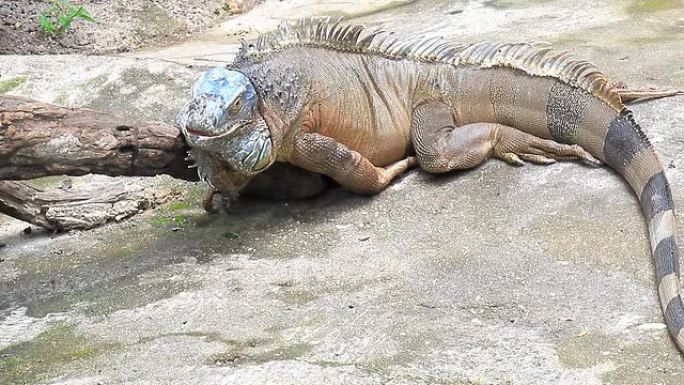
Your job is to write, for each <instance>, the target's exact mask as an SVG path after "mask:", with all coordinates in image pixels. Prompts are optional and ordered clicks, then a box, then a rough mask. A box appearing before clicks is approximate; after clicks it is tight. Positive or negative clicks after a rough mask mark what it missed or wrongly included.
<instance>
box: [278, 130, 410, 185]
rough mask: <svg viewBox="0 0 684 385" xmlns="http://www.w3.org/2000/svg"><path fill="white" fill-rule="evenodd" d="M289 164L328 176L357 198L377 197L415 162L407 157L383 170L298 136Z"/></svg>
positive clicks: (331, 143)
mask: <svg viewBox="0 0 684 385" xmlns="http://www.w3.org/2000/svg"><path fill="white" fill-rule="evenodd" d="M289 160H290V163H292V164H294V165H295V166H298V167H301V168H303V169H305V170H309V171H314V172H318V173H321V174H324V175H327V176H329V177H331V178H332V179H334V180H335V181H336V182H337V183H339V184H340V185H341V186H342V187H344V188H345V189H347V190H350V191H352V192H355V193H358V194H375V193H378V192H380V191H382V190H383V189H384V188H385V187H386V186H387V185H388V184H389V183H390V182H391V181H392V179H394V178H395V177H396V176H398V175H400V174H401V173H403V172H404V171H406V170H407V169H409V168H410V167H413V166H415V165H416V158H415V157H408V158H406V159H403V160H400V161H398V162H395V163H393V164H391V165H389V166H388V167H386V168H382V167H376V166H374V165H373V164H372V163H371V162H370V161H369V160H368V159H366V158H364V157H363V156H362V155H361V154H359V153H358V152H356V151H353V150H350V149H349V148H348V147H347V146H345V145H343V144H341V143H338V142H336V141H335V140H334V139H332V138H329V137H327V136H323V135H320V134H314V133H305V134H299V135H298V136H297V137H296V138H295V139H294V146H293V151H292V154H291V156H290V159H289Z"/></svg>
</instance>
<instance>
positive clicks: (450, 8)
mask: <svg viewBox="0 0 684 385" xmlns="http://www.w3.org/2000/svg"><path fill="white" fill-rule="evenodd" d="M512 3H513V2H504V1H487V2H468V3H451V2H449V3H448V4H447V2H437V3H434V2H417V3H416V4H412V5H409V6H405V7H400V8H392V9H389V10H385V11H383V12H380V13H377V14H374V15H369V16H364V17H363V18H362V21H364V22H369V23H374V22H380V21H384V22H388V23H390V28H392V29H394V28H396V29H397V30H399V32H400V33H404V32H406V31H409V30H411V29H413V28H418V27H417V26H419V25H426V26H427V28H428V29H431V30H437V29H440V28H446V32H445V34H446V35H448V36H451V37H453V38H454V39H457V40H463V41H471V40H476V39H477V40H479V39H497V40H513V41H515V40H547V41H550V42H551V43H554V45H560V46H562V47H565V48H569V49H573V50H575V51H577V52H578V54H579V55H580V56H584V57H586V58H588V59H590V60H592V61H594V62H597V63H599V64H600V65H601V67H602V68H604V69H605V70H606V72H607V73H609V74H610V75H611V77H612V78H614V79H621V80H624V81H626V82H627V83H628V84H629V85H631V86H644V85H648V84H651V83H653V84H656V85H659V86H661V87H662V86H666V87H672V88H684V67H682V66H683V64H682V63H684V52H683V50H681V41H682V40H683V38H684V9H683V8H682V7H681V6H679V3H678V2H677V1H672V2H666V1H665V2H658V4H661V6H663V7H664V6H668V5H669V8H667V9H661V10H653V9H649V8H648V7H646V6H644V5H642V3H643V2H619V3H618V2H612V1H611V2H607V1H606V2H598V6H597V7H595V8H592V6H591V4H593V3H594V2H589V1H583V2H579V1H578V2H573V3H572V4H567V3H566V2H553V3H545V4H542V3H540V2H536V1H526V2H515V5H511V4H512ZM662 4H665V5H662ZM478 20H479V21H478ZM618 28H620V31H621V32H617V29H618ZM228 40H229V39H227V41H228ZM678 43H679V46H677V44H678ZM197 44H198V45H201V44H202V42H201V41H200V42H198V43H197ZM677 47H679V49H677ZM9 58H10V59H11V60H12V62H8V61H7V59H8V58H7V57H3V58H2V59H0V71H2V73H3V77H4V76H5V73H7V72H9V71H13V72H11V73H12V74H19V73H21V74H25V75H27V76H28V77H29V78H28V80H27V81H26V82H25V83H23V84H21V85H20V86H19V87H17V88H16V89H14V90H13V91H12V92H13V93H17V94H24V95H28V96H32V97H36V98H38V99H41V100H45V101H54V102H58V103H61V104H70V105H92V106H93V107H97V108H99V109H108V110H112V111H115V112H127V113H132V114H134V115H136V116H139V117H141V118H145V119H147V118H150V117H152V116H158V117H159V119H163V120H166V119H168V117H169V116H171V115H172V113H173V110H174V109H175V108H176V106H177V105H178V103H179V102H180V100H182V97H183V92H184V88H186V87H187V86H188V85H189V84H190V82H191V81H192V79H193V78H194V76H196V73H197V71H199V70H200V68H196V67H195V68H192V69H188V68H185V67H184V66H181V65H176V64H173V63H169V62H163V61H159V60H153V59H143V60H140V59H136V58H131V57H126V58H122V57H115V58H103V57H59V58H54V57H47V58H46V57H9ZM162 59H163V58H162ZM57 63H61V64H65V65H67V67H68V66H69V65H70V66H72V67H71V68H73V69H74V70H73V71H68V73H67V74H64V72H63V71H62V70H60V68H63V67H62V66H60V65H58V64H57ZM79 68H89V70H88V71H79V70H78V69H79ZM130 71H133V72H134V73H136V74H137V75H136V76H130V77H128V78H130V79H132V80H131V81H127V80H125V79H126V78H127V77H126V76H124V75H123V74H126V73H130ZM167 74H171V75H172V79H169V80H168V81H167V80H165V78H164V76H166V75H167ZM98 77H100V78H101V81H99V82H97V83H92V80H93V79H96V78H98ZM51 79H52V80H51ZM155 79H156V80H155ZM96 101H99V102H96ZM139 103H146V104H139ZM141 105H144V106H146V107H144V108H142V107H139V106H141ZM155 106H156V107H155ZM633 110H634V112H635V114H636V118H637V121H638V122H639V123H640V124H641V125H642V127H643V128H644V129H645V131H646V132H647V134H648V136H649V137H650V138H651V139H652V141H653V143H654V144H655V145H656V147H657V148H658V149H659V150H660V152H661V155H662V159H663V162H664V164H670V165H671V166H672V167H671V168H668V170H667V173H668V176H669V178H670V181H671V184H672V188H673V193H674V199H675V203H676V204H677V205H678V206H680V207H682V206H684V174H683V173H682V170H683V169H684V163H683V162H684V159H683V158H682V154H683V153H684V109H683V108H682V98H678V99H677V98H672V99H666V100H660V101H655V102H650V103H643V104H638V105H634V106H633ZM44 183H52V181H49V180H48V181H44ZM83 183H85V182H83ZM155 183H168V181H164V180H161V181H159V180H156V182H155ZM181 187H182V188H183V189H186V190H187V193H186V195H185V196H184V197H183V198H182V199H179V201H178V202H175V203H173V204H171V205H167V206H165V207H163V208H160V209H158V210H156V211H155V212H151V213H146V214H143V215H140V216H138V217H136V218H134V219H133V220H130V221H127V222H124V223H121V224H116V225H111V226H107V227H105V228H101V229H97V230H94V231H88V232H74V233H69V234H65V235H60V236H52V235H50V234H45V233H43V232H41V231H33V232H32V233H31V234H29V235H25V234H23V233H21V230H22V229H23V228H24V227H26V225H25V224H22V223H20V222H17V221H13V220H9V219H7V218H0V242H3V243H6V244H7V246H6V247H4V248H1V249H0V259H2V260H3V262H0V293H2V295H1V296H0V383H7V384H14V383H36V384H70V385H76V384H79V385H80V384H88V385H90V384H98V383H100V384H124V383H125V384H141V385H142V384H250V385H253V384H344V385H347V384H452V385H453V384H461V385H463V384H512V385H527V384H532V385H534V384H540V385H541V384H583V385H584V384H590V385H593V384H621V385H623V384H634V385H637V384H639V385H641V384H668V385H678V384H681V383H683V382H684V360H682V356H681V355H680V353H679V352H678V351H677V350H676V348H675V347H674V345H673V344H672V343H671V341H670V340H669V338H668V336H667V333H666V332H665V330H664V329H663V328H662V325H661V322H662V316H661V314H660V310H659V308H658V304H657V299H656V293H655V285H654V283H653V272H652V264H651V260H650V256H649V250H648V243H647V236H646V228H645V225H644V221H643V219H642V218H641V214H640V212H639V210H638V205H637V203H636V200H635V198H634V196H633V194H632V193H631V192H630V191H629V190H628V188H627V185H626V184H625V183H624V182H622V181H621V180H620V179H619V178H618V177H617V176H616V174H614V173H612V172H610V171H609V170H607V169H590V168H586V167H583V166H581V165H578V164H574V163H562V164H556V165H552V166H548V167H539V166H526V167H523V168H512V167H509V166H507V165H505V164H503V163H502V162H498V161H491V162H488V163H487V164H485V165H483V166H482V167H479V168H477V169H475V170H471V171H468V172H463V173H455V174H452V175H447V176H441V177H435V176H430V175H427V174H425V173H422V172H418V171H413V172H410V173H408V174H407V175H406V176H405V177H403V178H401V179H400V180H399V181H397V182H396V183H394V184H393V185H392V186H391V187H390V188H388V189H387V190H386V191H385V192H383V193H382V194H380V195H378V196H376V197H372V198H365V197H358V196H354V195H352V194H349V193H346V192H344V191H341V190H334V191H331V192H329V193H327V194H325V195H324V196H322V197H320V198H318V199H315V200H309V201H302V202H268V201H256V200H251V201H247V200H246V201H242V202H240V204H238V205H236V206H235V207H233V208H232V209H231V212H230V213H229V214H228V215H223V216H207V215H205V214H204V213H203V212H202V211H201V208H200V203H199V200H200V194H201V187H199V186H194V185H190V184H187V185H185V184H184V185H182V186H181ZM678 224H679V228H680V230H681V229H682V224H683V223H682V220H681V219H678Z"/></svg>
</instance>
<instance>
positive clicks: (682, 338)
mask: <svg viewBox="0 0 684 385" xmlns="http://www.w3.org/2000/svg"><path fill="white" fill-rule="evenodd" d="M597 155H599V154H597ZM602 159H603V160H604V161H605V162H606V163H607V164H608V165H609V166H611V167H612V168H613V169H615V170H616V171H617V172H619V173H620V174H621V175H622V176H623V177H624V178H625V179H626V180H627V182H628V183H629V184H630V185H631V186H632V189H634V191H635V192H636V194H637V196H638V197H639V201H640V203H641V209H642V211H643V213H644V216H645V217H646V221H647V222H648V229H649V234H650V242H651V250H652V253H653V260H654V262H655V276H656V284H657V287H658V296H659V298H660V305H661V307H662V310H663V314H664V316H665V323H666V324H667V328H668V330H669V332H670V335H671V336H672V338H673V339H674V341H675V343H676V344H677V347H678V348H679V349H680V350H681V351H682V352H684V304H683V303H682V297H681V283H680V275H679V251H678V249H677V241H676V231H677V223H676V221H675V216H674V202H673V200H672V194H671V192H670V186H669V184H668V181H667V177H666V176H665V171H664V169H663V166H662V164H661V162H660V159H659V157H658V155H657V153H656V151H655V148H654V147H653V146H652V145H651V143H650V142H649V141H648V138H646V136H645V135H644V134H643V132H642V131H641V128H640V127H639V125H638V124H637V123H636V122H635V121H634V118H633V116H632V113H631V111H629V110H628V109H626V108H623V109H622V110H621V111H620V112H619V113H618V114H617V116H615V117H614V118H613V119H612V120H610V123H609V124H608V130H607V131H606V134H605V139H604V141H603V157H602Z"/></svg>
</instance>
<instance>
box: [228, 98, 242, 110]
mask: <svg viewBox="0 0 684 385" xmlns="http://www.w3.org/2000/svg"><path fill="white" fill-rule="evenodd" d="M240 107H242V101H241V100H240V98H237V99H235V101H234V102H233V104H231V105H230V112H238V111H240Z"/></svg>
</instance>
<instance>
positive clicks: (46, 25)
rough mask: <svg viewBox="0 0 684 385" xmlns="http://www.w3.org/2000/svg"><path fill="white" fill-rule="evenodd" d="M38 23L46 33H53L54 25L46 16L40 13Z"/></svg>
mask: <svg viewBox="0 0 684 385" xmlns="http://www.w3.org/2000/svg"><path fill="white" fill-rule="evenodd" d="M38 25H39V26H40V29H41V30H42V31H43V32H45V33H47V34H48V35H54V34H55V26H54V25H53V24H52V22H51V21H50V19H49V18H48V17H47V16H45V15H40V17H38Z"/></svg>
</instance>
